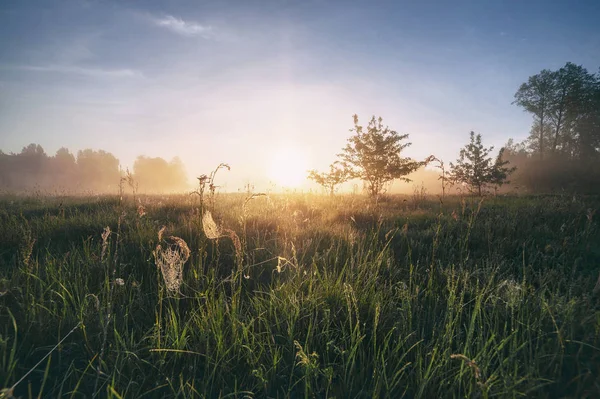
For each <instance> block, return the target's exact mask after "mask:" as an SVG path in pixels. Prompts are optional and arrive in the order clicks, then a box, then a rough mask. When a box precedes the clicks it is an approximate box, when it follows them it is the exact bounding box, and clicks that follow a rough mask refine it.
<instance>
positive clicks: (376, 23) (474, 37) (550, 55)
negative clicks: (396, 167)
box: [0, 0, 600, 189]
mask: <svg viewBox="0 0 600 399" xmlns="http://www.w3.org/2000/svg"><path fill="white" fill-rule="evenodd" d="M598 16H600V1H597V0H589V1H578V0H574V1H491V0H490V1H483V0H478V1H475V0H471V1H460V0H458V1H394V2H335V1H324V0H321V1H309V0H305V1H243V2H242V1H214V2H208V1H206V2H200V1H175V0H165V1H141V0H140V1H108V0H106V1H100V0H98V1H92V0H89V1H83V0H79V1H26V0H24V1H16V0H3V1H2V2H1V3H0V149H2V150H4V151H20V149H21V148H22V147H23V146H25V145H27V144H28V143H30V142H36V143H39V144H41V145H42V146H43V147H44V148H45V149H46V151H47V152H48V153H50V154H52V153H54V152H55V151H56V150H57V149H58V148H59V147H61V146H67V147H69V148H70V149H71V150H73V151H77V150H79V149H83V148H88V147H89V148H96V149H106V150H108V151H111V152H112V153H114V154H115V155H116V156H117V157H118V158H119V159H120V160H121V162H122V164H123V165H124V166H130V165H131V164H132V163H133V159H134V158H135V156H137V155H148V156H162V157H165V158H171V157H173V156H176V155H177V156H180V158H182V160H183V161H184V162H185V164H186V165H187V169H188V172H189V174H190V176H195V175H198V174H200V173H204V172H206V171H207V170H210V169H211V168H212V167H213V166H214V165H216V164H218V163H219V162H222V161H223V162H229V163H230V164H231V166H232V172H231V174H230V176H229V177H228V179H229V182H228V187H229V188H230V189H235V188H237V187H238V186H241V185H242V184H243V182H244V181H246V180H250V181H254V182H256V183H258V184H260V183H261V181H263V180H264V179H268V175H269V170H272V169H273V167H274V166H273V162H274V160H275V159H277V160H278V161H277V162H280V160H281V157H277V156H274V154H277V153H282V152H283V153H285V152H286V151H287V150H289V149H290V148H294V149H295V150H294V151H295V152H296V154H300V156H301V157H302V158H303V160H304V163H305V164H306V166H308V167H311V168H313V167H315V168H324V167H326V166H327V165H328V164H329V163H330V162H331V161H333V160H334V158H335V154H336V153H337V152H339V149H340V148H341V147H342V146H343V145H344V143H345V140H346V138H347V136H348V134H349V133H348V129H349V128H350V127H351V122H352V119H351V115H352V114H354V113H358V115H359V117H361V119H362V120H364V121H365V122H366V120H367V118H368V117H369V116H370V115H372V114H375V115H381V116H382V117H383V118H384V121H385V122H386V123H387V124H389V125H390V126H391V127H393V128H394V129H396V130H398V131H399V132H402V133H409V134H410V140H411V141H412V143H413V145H412V147H410V148H409V149H408V150H407V154H408V155H410V156H413V157H415V158H423V157H425V156H427V155H429V154H430V153H433V154H435V155H437V156H438V157H441V158H443V159H446V160H453V159H455V158H456V156H457V153H458V150H459V148H460V147H461V146H462V145H463V144H464V143H465V142H466V140H467V139H468V133H469V131H470V130H475V131H476V132H478V133H482V134H483V137H484V141H485V142H486V143H487V144H493V145H496V146H501V145H502V144H504V143H505V142H506V140H507V139H508V138H509V137H514V138H515V139H517V140H518V139H523V138H525V137H526V136H527V133H528V130H529V127H530V124H531V119H530V117H529V116H528V115H526V114H525V113H524V112H522V111H521V110H520V109H518V108H517V107H516V106H514V105H511V102H512V100H513V95H514V92H515V91H516V89H517V88H518V86H519V85H520V84H521V83H522V82H523V81H525V80H526V79H527V77H528V76H530V75H532V74H535V73H537V72H539V71H540V70H541V69H543V68H549V69H556V68H559V67H560V66H562V65H563V64H564V63H565V62H567V61H571V62H574V63H576V64H582V65H584V66H585V67H587V68H588V69H589V70H590V71H597V70H598V67H599V66H600V23H598V18H599V17H598Z"/></svg>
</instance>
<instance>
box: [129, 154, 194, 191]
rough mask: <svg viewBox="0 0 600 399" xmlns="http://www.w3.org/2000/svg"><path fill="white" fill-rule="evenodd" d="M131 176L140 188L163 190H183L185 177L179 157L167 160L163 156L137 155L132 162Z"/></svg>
mask: <svg viewBox="0 0 600 399" xmlns="http://www.w3.org/2000/svg"><path fill="white" fill-rule="evenodd" d="M133 177H134V179H135V180H136V182H137V183H138V184H139V187H140V189H141V190H144V191H147V192H164V191H176V190H184V189H185V188H186V187H187V177H186V173H185V169H184V167H183V163H182V162H181V160H180V159H179V158H174V159H173V160H172V161H171V162H167V161H166V160H164V159H163V158H159V157H157V158H150V157H145V156H139V157H137V159H136V160H135V162H134V164H133Z"/></svg>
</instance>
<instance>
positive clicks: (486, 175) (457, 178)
mask: <svg viewBox="0 0 600 399" xmlns="http://www.w3.org/2000/svg"><path fill="white" fill-rule="evenodd" d="M470 137H471V142H470V143H469V144H467V145H466V146H465V147H464V148H462V149H461V150H460V156H459V158H458V159H457V161H456V164H453V163H452V162H450V170H451V172H450V173H451V176H452V180H453V181H454V182H456V183H463V184H466V185H467V187H468V188H469V191H471V192H477V193H478V195H479V196H481V195H482V194H483V189H484V187H485V186H486V185H488V184H493V185H495V186H497V187H499V186H500V185H502V184H504V183H505V182H506V179H507V177H508V175H510V174H511V173H512V172H513V171H514V170H515V169H514V168H507V167H506V165H507V164H508V161H504V160H503V159H502V153H503V150H501V151H500V153H499V154H498V157H497V158H496V162H492V157H490V156H489V154H490V152H492V150H493V149H494V147H490V148H485V147H484V146H483V144H482V142H481V134H478V135H475V132H471V135H470Z"/></svg>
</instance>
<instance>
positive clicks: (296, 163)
mask: <svg viewBox="0 0 600 399" xmlns="http://www.w3.org/2000/svg"><path fill="white" fill-rule="evenodd" d="M268 168H269V169H268V174H269V179H270V180H271V181H272V182H273V183H275V184H276V185H278V186H280V187H284V188H298V187H300V186H302V184H303V183H305V182H306V176H307V173H308V172H307V171H308V169H309V164H308V157H307V154H305V153H304V152H302V151H301V150H300V149H299V148H297V147H296V148H295V147H294V146H291V145H290V146H285V147H281V148H279V149H277V150H276V151H274V152H273V158H272V159H271V162H270V164H269V165H268Z"/></svg>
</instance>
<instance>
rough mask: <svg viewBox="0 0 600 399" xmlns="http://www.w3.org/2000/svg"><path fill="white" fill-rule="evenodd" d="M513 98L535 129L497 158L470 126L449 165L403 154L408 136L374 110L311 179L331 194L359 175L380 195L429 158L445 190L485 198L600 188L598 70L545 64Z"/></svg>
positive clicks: (499, 153) (500, 152)
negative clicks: (467, 136)
mask: <svg viewBox="0 0 600 399" xmlns="http://www.w3.org/2000/svg"><path fill="white" fill-rule="evenodd" d="M513 104H515V105H516V106H519V107H521V108H522V109H523V110H524V111H526V112H528V113H530V114H531V116H532V119H533V123H532V128H531V132H530V135H529V137H528V138H527V139H526V140H525V141H523V142H522V143H515V142H514V140H512V139H509V141H508V143H507V144H506V145H505V146H504V147H503V148H501V149H500V151H499V152H498V154H497V155H496V156H495V157H494V156H492V151H493V147H489V148H486V147H485V146H484V145H483V143H482V136H481V134H475V132H471V133H470V142H469V143H468V144H467V145H465V147H463V148H462V149H461V150H460V154H459V158H458V159H457V160H456V161H455V162H450V163H449V168H446V165H445V163H444V162H443V161H442V160H440V159H438V158H436V157H435V156H433V155H432V156H430V157H429V158H427V159H425V160H423V161H415V160H413V159H411V158H408V157H402V155H401V154H402V151H403V150H404V149H405V148H406V147H408V146H410V144H411V143H410V142H407V139H408V134H398V132H396V131H395V130H392V129H390V128H389V127H388V126H384V125H383V121H382V118H381V117H379V118H375V116H373V117H372V118H371V120H370V122H369V124H368V125H367V126H366V127H363V126H361V125H359V123H358V116H357V115H354V116H353V120H354V127H353V128H352V129H350V131H351V132H352V133H353V134H352V136H351V137H350V138H349V139H348V143H347V144H346V147H344V148H343V149H342V152H341V153H340V154H338V160H337V161H335V162H334V163H332V164H331V165H330V167H329V171H325V172H318V171H316V170H311V171H309V175H308V178H309V179H311V180H313V181H315V182H316V183H317V184H319V185H321V186H323V187H324V188H325V189H326V190H327V191H328V192H329V193H330V194H331V195H333V193H334V191H335V189H336V187H338V186H339V185H341V184H342V183H344V182H346V181H348V180H351V179H360V180H362V181H363V182H364V185H365V189H366V191H367V192H368V193H369V194H370V195H371V196H377V195H379V194H381V193H382V192H383V191H385V188H386V185H387V184H388V183H389V182H391V181H392V180H397V179H400V180H405V181H409V179H408V177H407V176H408V175H409V174H411V173H412V172H414V171H416V170H417V169H418V168H420V167H422V166H425V165H429V164H432V165H434V166H435V167H436V168H437V169H438V173H439V180H440V185H441V191H442V194H444V193H445V191H446V188H447V187H449V186H458V187H459V189H464V190H467V191H469V192H472V193H476V194H478V195H480V196H481V195H483V194H484V193H485V192H488V191H494V192H498V191H499V190H500V189H501V188H502V187H503V186H504V187H506V186H509V187H508V190H520V191H526V192H557V191H569V192H572V191H576V192H580V193H598V192H600V72H599V73H597V74H592V73H590V72H588V71H587V70H586V69H585V68H584V67H582V66H578V65H575V64H573V63H570V62H568V63H567V64H566V65H565V66H564V67H562V68H560V69H558V70H556V71H550V70H543V71H541V72H540V73H538V74H536V75H533V76H531V77H529V79H528V80H527V82H525V83H523V84H522V85H521V86H520V87H519V88H518V90H517V92H516V93H515V100H514V102H513ZM509 177H510V180H509ZM505 189H506V188H505Z"/></svg>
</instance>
